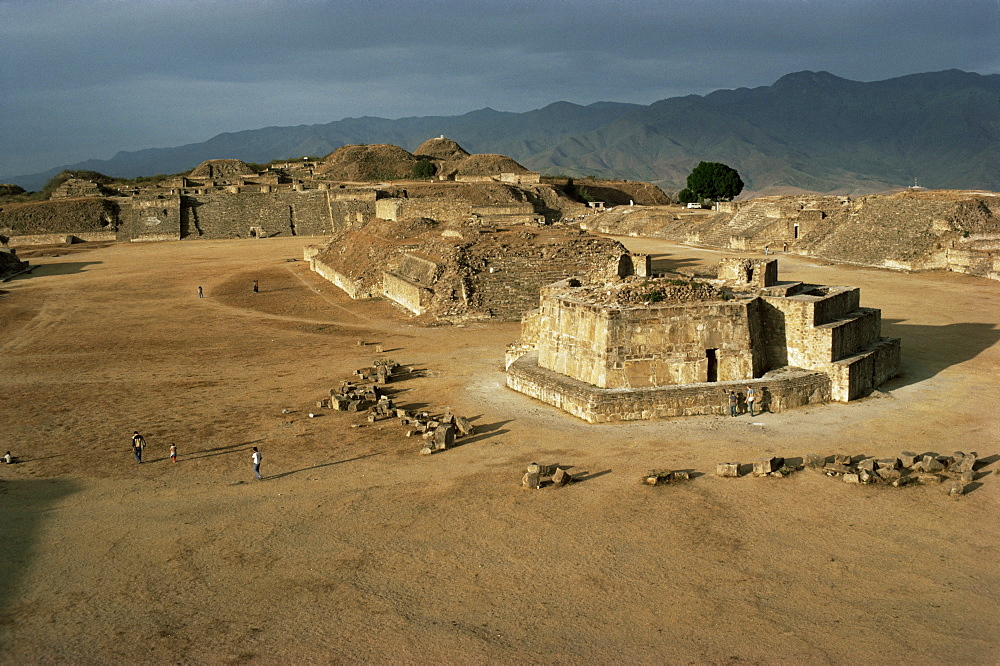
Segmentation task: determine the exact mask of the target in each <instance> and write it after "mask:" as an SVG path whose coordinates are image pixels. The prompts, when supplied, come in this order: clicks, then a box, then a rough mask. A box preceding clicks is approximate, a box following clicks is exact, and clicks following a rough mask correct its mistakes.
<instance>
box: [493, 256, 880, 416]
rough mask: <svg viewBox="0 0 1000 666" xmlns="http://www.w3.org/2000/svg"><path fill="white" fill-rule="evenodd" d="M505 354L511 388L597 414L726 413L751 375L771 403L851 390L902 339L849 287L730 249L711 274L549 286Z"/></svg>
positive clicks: (872, 379)
mask: <svg viewBox="0 0 1000 666" xmlns="http://www.w3.org/2000/svg"><path fill="white" fill-rule="evenodd" d="M507 361H508V363H507V365H508V369H507V373H508V374H507V383H508V386H510V387H511V388H513V389H515V390H518V391H520V392H522V393H526V394H528V395H530V396H532V397H535V398H538V399H539V400H542V401H544V402H548V403H549V404H553V405H556V406H557V407H560V408H561V409H564V410H566V411H568V412H570V413H571V414H574V415H576V416H579V417H580V418H583V419H585V420H587V421H591V422H601V421H618V420H635V419H647V418H659V417H667V416H685V415H691V414H716V413H718V414H721V413H723V411H724V408H725V404H726V403H725V395H724V394H725V392H726V391H728V390H737V391H743V390H744V389H745V388H746V387H747V386H754V387H755V388H756V389H758V391H757V392H758V394H759V395H760V396H761V401H762V403H763V406H764V407H765V408H766V409H769V410H770V411H781V410H783V409H787V408H789V407H795V406H798V405H804V404H809V403H817V402H826V401H829V400H836V401H842V402H846V401H849V400H853V399H855V398H857V397H860V396H863V395H865V394H867V393H868V392H870V391H871V390H872V389H874V388H875V387H877V386H878V385H879V384H881V383H882V382H884V381H885V380H886V379H889V378H890V377H892V376H894V375H896V374H897V373H898V371H899V340H898V339H889V338H884V337H881V319H880V312H879V311H878V310H875V309H872V308H863V307H861V306H860V290H858V289H856V288H852V287H827V286H819V285H810V284H803V283H800V282H780V281H778V276H777V261H775V260H752V259H728V260H724V261H723V262H722V264H721V265H720V267H719V276H718V279H716V280H711V281H701V282H699V281H694V280H684V279H670V278H655V279H643V278H631V279H629V280H626V281H624V282H621V283H619V284H596V285H595V284H593V283H589V284H588V283H584V282H582V281H579V280H573V279H570V280H565V281H562V282H558V283H555V284H552V285H549V286H547V287H544V288H543V289H542V290H541V297H540V308H539V309H537V310H535V311H533V312H531V313H530V314H528V315H526V316H525V318H524V320H523V324H522V338H521V340H520V341H519V342H518V343H515V344H514V345H512V346H511V348H510V349H509V350H508V359H507ZM759 404H760V403H759Z"/></svg>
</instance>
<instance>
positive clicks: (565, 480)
mask: <svg viewBox="0 0 1000 666" xmlns="http://www.w3.org/2000/svg"><path fill="white" fill-rule="evenodd" d="M572 482H573V477H572V476H570V474H569V472H567V471H566V470H565V469H563V468H562V467H560V466H559V465H539V464H538V463H531V464H529V465H528V470H527V471H526V472H525V473H524V476H523V477H521V487H522V488H529V489H531V490H540V489H541V488H546V487H552V488H562V487H563V486H566V485H569V484H570V483H572Z"/></svg>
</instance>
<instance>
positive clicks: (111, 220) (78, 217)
mask: <svg viewBox="0 0 1000 666" xmlns="http://www.w3.org/2000/svg"><path fill="white" fill-rule="evenodd" d="M121 201H127V199H97V198H91V199H60V200H58V201H39V202H31V203H21V204H8V205H5V206H3V208H0V235H3V236H8V237H10V238H11V240H12V242H16V240H15V239H16V237H18V236H37V235H46V234H64V235H65V234H73V235H76V236H79V235H80V234H82V233H106V232H114V231H115V229H117V227H118V225H119V218H120V216H121V210H120V206H119V202H121Z"/></svg>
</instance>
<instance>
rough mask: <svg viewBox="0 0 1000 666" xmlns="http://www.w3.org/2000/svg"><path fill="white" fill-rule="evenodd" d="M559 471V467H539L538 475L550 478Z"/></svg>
mask: <svg viewBox="0 0 1000 666" xmlns="http://www.w3.org/2000/svg"><path fill="white" fill-rule="evenodd" d="M558 469H559V465H539V466H538V473H539V474H541V475H542V476H552V475H553V474H555V473H556V470H558Z"/></svg>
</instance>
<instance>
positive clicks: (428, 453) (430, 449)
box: [420, 446, 434, 456]
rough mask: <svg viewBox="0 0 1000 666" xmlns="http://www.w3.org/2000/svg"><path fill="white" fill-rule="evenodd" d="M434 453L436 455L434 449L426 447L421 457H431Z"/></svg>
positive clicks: (422, 450) (421, 450)
mask: <svg viewBox="0 0 1000 666" xmlns="http://www.w3.org/2000/svg"><path fill="white" fill-rule="evenodd" d="M432 453H434V449H432V448H431V447H429V446H425V447H424V448H422V449H420V455H422V456H429V455H430V454H432Z"/></svg>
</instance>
